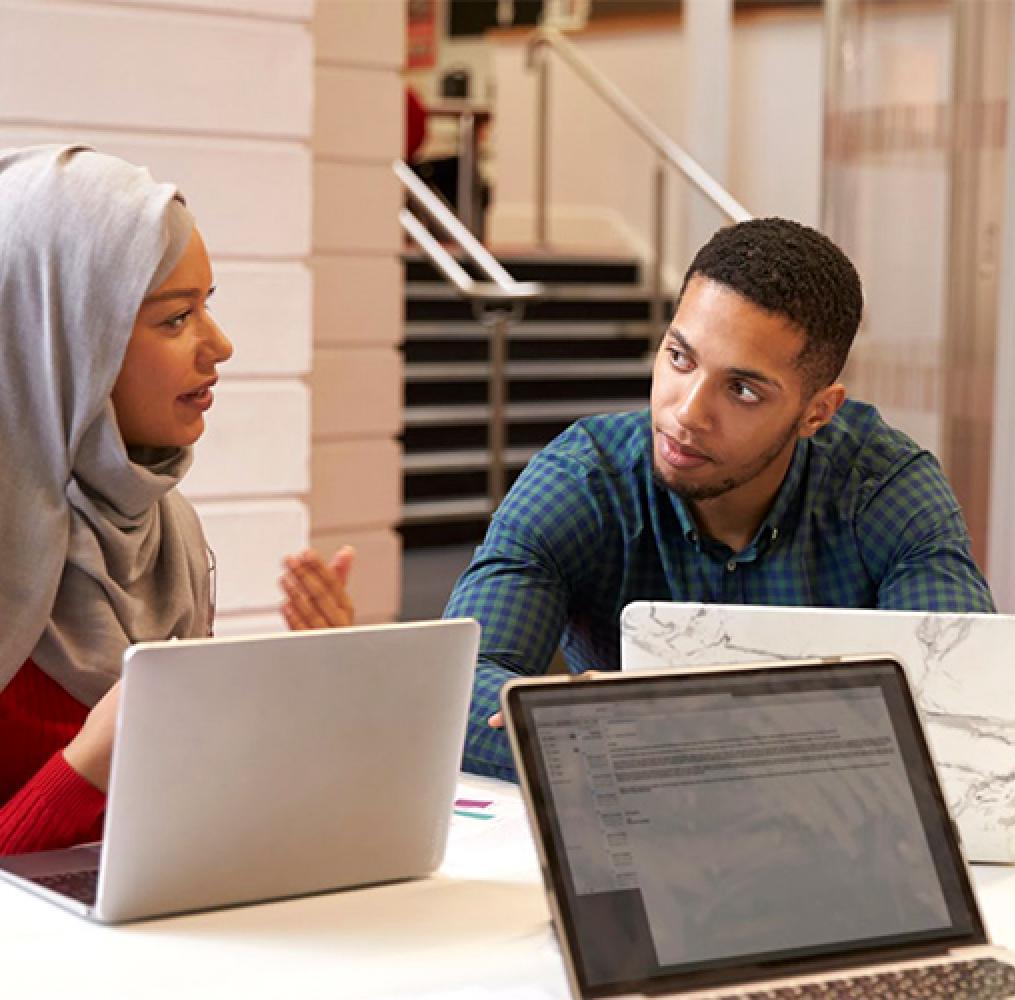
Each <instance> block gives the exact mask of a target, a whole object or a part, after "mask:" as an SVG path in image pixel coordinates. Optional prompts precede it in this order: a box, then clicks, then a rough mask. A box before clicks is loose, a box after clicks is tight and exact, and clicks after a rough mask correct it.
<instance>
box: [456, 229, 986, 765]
mask: <svg viewBox="0 0 1015 1000" xmlns="http://www.w3.org/2000/svg"><path fill="white" fill-rule="evenodd" d="M862 305H863V296H862V292H861V288H860V279H859V278H858V276H857V274H856V271H855V270H854V268H853V266H852V264H851V263H850V262H849V260H848V259H847V258H846V256H845V255H844V254H843V253H842V252H841V251H840V250H839V249H838V248H837V247H836V246H835V245H834V244H833V243H831V241H829V240H828V239H827V238H826V237H824V236H822V235H821V234H820V233H818V232H816V231H815V230H813V229H809V228H807V227H805V226H801V225H799V224H797V223H793V222H789V221H786V220H782V219H756V220H752V221H749V222H744V223H740V224H738V225H735V226H732V227H729V228H727V229H722V230H720V231H719V232H718V233H716V235H715V236H714V237H713V238H712V239H711V240H710V241H709V242H708V243H707V244H706V245H705V246H704V247H703V248H702V249H701V250H700V251H699V252H698V254H697V256H696V257H695V259H694V261H693V262H692V263H691V266H690V268H689V269H688V272H687V275H686V277H685V279H684V284H683V287H682V289H681V292H680V296H679V298H678V304H677V311H676V315H675V316H674V319H673V322H672V324H671V326H670V328H669V329H668V331H667V332H666V335H665V338H664V340H663V342H662V345H661V347H660V350H659V353H658V356H657V358H656V363H655V369H654V371H653V376H652V394H651V409H650V410H649V411H642V412H639V413H623V414H615V415H610V416H599V417H590V418H587V419H584V420H579V421H578V422H577V423H576V424H574V425H572V426H571V427H570V428H569V429H568V430H566V431H565V432H564V433H563V434H561V435H560V436H559V437H558V438H557V439H556V440H555V441H553V442H551V443H550V444H549V445H548V446H547V447H546V448H544V449H543V450H542V451H541V452H539V454H537V455H536V456H535V457H534V458H533V459H532V460H531V461H530V462H529V464H528V466H527V467H526V469H525V470H524V472H523V473H522V474H521V476H520V477H519V478H518V481H517V482H516V483H515V485H514V487H513V488H512V489H511V491H510V493H509V494H508V496H507V497H506V498H505V500H504V502H503V503H502V504H501V505H500V507H499V509H498V510H497V512H496V514H495V515H494V517H493V520H492V522H491V524H490V528H489V530H488V532H487V535H486V538H485V540H484V541H483V544H482V545H481V546H480V547H479V548H478V549H477V550H476V553H475V556H474V558H473V560H472V563H471V564H470V566H469V568H468V569H467V570H466V571H465V573H464V574H463V575H462V577H461V579H460V580H459V581H458V583H457V584H456V586H455V589H454V592H453V593H452V595H451V600H450V602H449V603H448V606H447V610H446V612H445V614H446V615H447V616H459V615H471V616H473V617H475V618H477V619H478V620H479V621H480V622H481V624H482V626H483V637H482V645H481V651H480V660H479V666H478V669H477V674H476V681H475V685H474V689H473V700H472V708H471V712H470V722H469V732H468V736H467V739H466V748H465V756H464V760H463V765H464V766H465V767H466V769H468V770H472V771H477V772H479V773H482V774H492V775H496V776H498V777H508V778H511V777H513V776H514V770H513V767H512V763H511V755H510V750H509V747H508V745H507V740H506V738H505V736H504V734H503V732H501V731H500V730H499V728H497V727H498V724H499V717H497V716H496V712H497V707H498V696H499V692H500V688H501V687H502V686H503V684H504V682H505V681H507V680H509V679H510V678H512V677H514V676H517V675H534V674H542V673H545V672H546V670H547V667H548V665H549V662H550V660H551V658H552V656H553V653H554V651H555V650H556V649H557V647H558V645H559V646H560V647H561V649H562V651H563V654H564V658H565V660H566V662H567V666H568V668H569V669H570V670H571V671H572V672H574V673H580V672H582V671H585V670H590V669H593V670H616V669H618V668H619V666H620V663H619V618H620V612H621V610H622V609H623V607H624V606H625V605H626V604H627V603H628V602H630V601H632V600H636V599H642V600H673V601H707V602H718V603H742V604H782V605H811V606H819V607H820V606H824V607H873V608H889V609H926V610H934V611H956V612H966V611H988V612H989V611H993V610H994V605H993V601H992V599H991V596H990V592H989V590H988V588H987V584H986V582H985V581H984V579H983V577H982V575H981V574H980V572H979V570H978V569H977V568H976V565H975V564H974V562H973V559H972V556H971V554H970V546H969V536H968V533H967V530H966V526H965V523H964V521H963V518H962V513H961V510H960V508H959V505H958V502H957V501H956V499H955V496H954V494H953V493H952V491H951V489H950V488H949V486H948V484H947V482H946V481H945V478H944V476H943V474H942V472H941V469H940V467H939V465H938V463H937V461H936V460H935V459H934V457H933V456H932V455H931V454H930V453H928V452H926V451H923V450H922V449H921V448H920V447H919V446H918V445H916V444H915V443H914V442H913V441H912V440H910V439H909V438H908V437H906V436H905V435H904V434H902V433H901V432H899V431H895V430H893V429H892V428H890V427H888V425H887V424H885V423H884V422H883V421H882V420H881V418H880V417H879V416H878V413H877V411H876V410H875V409H874V408H873V407H871V406H868V405H866V404H862V403H857V402H852V401H846V390H845V388H844V387H843V385H842V384H841V383H839V382H837V381H836V379H837V378H838V376H839V373H840V372H841V370H842V367H843V365H844V363H845V361H846V355H847V354H848V352H849V348H850V345H851V344H852V341H853V337H854V335H855V334H856V331H857V327H858V326H859V323H860V313H861V309H862ZM491 717H493V725H491Z"/></svg>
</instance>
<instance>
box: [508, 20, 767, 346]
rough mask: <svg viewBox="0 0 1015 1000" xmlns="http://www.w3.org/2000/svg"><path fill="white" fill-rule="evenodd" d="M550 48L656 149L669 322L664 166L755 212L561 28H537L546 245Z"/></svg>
mask: <svg viewBox="0 0 1015 1000" xmlns="http://www.w3.org/2000/svg"><path fill="white" fill-rule="evenodd" d="M544 49H550V50H551V51H553V52H555V53H556V54H557V55H558V56H560V58H561V59H562V60H563V61H564V62H565V63H567V65H568V66H570V67H571V69H572V70H574V72H575V73H576V74H577V76H578V77H579V78H580V79H581V80H582V81H584V82H585V83H586V84H587V85H588V86H589V87H590V88H591V89H592V90H593V91H594V92H595V93H596V94H598V95H599V97H601V98H602V99H603V100H604V101H605V102H606V104H607V105H609V106H610V107H611V108H613V110H614V111H616V113H617V114H618V115H619V116H620V118H621V119H622V120H623V121H624V122H625V124H627V125H628V126H629V127H630V128H631V129H633V130H634V132H635V133H637V135H639V136H640V137H641V138H642V139H643V140H644V141H645V142H646V143H647V144H648V145H649V146H650V147H651V148H652V150H653V151H654V152H655V154H656V167H655V177H654V185H653V206H654V210H655V214H654V219H653V234H652V236H653V240H652V242H653V251H654V253H655V261H654V262H653V273H652V303H653V309H652V319H653V322H654V323H655V324H656V325H657V326H658V325H661V323H662V322H663V316H662V312H663V287H662V285H663V282H662V274H663V254H664V240H665V231H664V226H663V211H662V210H663V202H664V199H665V195H666V186H665V185H666V178H665V173H664V170H663V168H664V166H669V167H675V168H676V169H677V170H679V171H680V173H681V174H683V175H684V177H685V178H686V179H687V180H688V181H690V182H691V184H693V185H694V186H695V187H696V188H697V189H698V190H699V191H700V192H701V193H702V194H703V195H704V196H705V197H706V198H707V199H708V200H709V201H710V202H711V203H712V204H713V205H715V206H716V208H718V209H719V210H720V211H721V212H722V213H723V214H724V215H725V216H726V217H727V218H728V219H730V220H732V221H733V222H743V221H745V220H747V219H750V218H751V213H750V212H748V211H747V209H746V208H744V206H743V205H741V204H740V202H738V201H737V200H736V198H734V197H733V195H731V194H730V193H729V191H727V190H726V189H725V188H724V187H723V186H722V184H720V183H719V182H718V181H717V180H716V179H715V178H714V177H713V176H712V175H711V174H710V173H709V172H708V171H707V170H706V169H705V168H704V167H703V166H702V165H701V164H700V163H698V161H697V160H695V159H694V157H692V156H691V155H690V154H689V153H687V152H686V151H685V150H684V149H683V148H682V147H681V146H680V145H679V144H678V143H676V142H674V141H673V140H672V139H671V138H670V137H669V136H668V135H667V134H666V133H665V132H663V130H662V129H661V128H659V126H658V125H656V124H655V123H654V122H653V121H651V120H650V119H649V118H647V117H646V116H645V114H644V113H643V112H642V111H641V110H639V109H638V108H637V107H636V106H635V105H634V104H633V103H632V101H631V100H630V98H628V97H627V95H626V94H624V92H623V91H622V90H620V88H619V87H617V86H616V84H614V83H613V82H612V81H611V80H609V79H608V78H607V77H606V76H604V75H603V73H601V72H600V71H599V70H598V69H596V67H595V66H593V65H592V64H591V63H590V62H589V61H588V60H587V59H586V58H585V57H584V56H583V55H582V54H581V53H580V52H579V51H578V49H577V48H576V47H575V46H574V45H573V44H572V43H571V42H569V41H568V40H567V39H566V38H565V37H564V36H563V35H562V34H561V33H560V32H559V31H558V30H557V29H556V28H549V27H541V28H537V29H536V30H535V31H534V32H533V34H532V36H531V37H530V39H529V41H528V46H527V56H528V68H529V69H536V70H538V72H539V80H538V88H537V92H536V100H537V102H538V105H537V143H538V145H537V150H536V163H537V172H536V192H535V197H536V239H537V241H538V242H539V243H541V244H542V245H543V246H546V245H548V243H549V232H548V227H547V216H548V207H549V153H548V151H549V146H550V143H549V135H550V114H549V105H550V84H549V61H548V60H547V59H546V58H545V57H544V56H543V50H544Z"/></svg>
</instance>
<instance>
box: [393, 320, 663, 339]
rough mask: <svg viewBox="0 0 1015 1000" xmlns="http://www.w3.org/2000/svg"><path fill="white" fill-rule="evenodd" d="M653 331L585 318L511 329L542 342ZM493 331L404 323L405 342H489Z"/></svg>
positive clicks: (640, 323)
mask: <svg viewBox="0 0 1015 1000" xmlns="http://www.w3.org/2000/svg"><path fill="white" fill-rule="evenodd" d="M653 332H654V328H653V327H652V325H651V324H650V323H648V322H647V321H645V320H615V319H607V320H603V319H583V320H561V321H560V322H559V323H543V322H539V321H535V320H527V319H523V320H522V321H521V322H520V323H515V324H514V325H512V327H511V333H510V339H511V340H525V339H532V340H542V339H545V338H554V339H557V338H561V339H563V338H574V339H581V340H585V339H589V338H594V339H596V340H612V339H614V338H616V337H625V338H626V337H630V338H636V337H642V338H647V337H649V336H650V335H651V334H652V333H653ZM489 336H490V328H489V327H486V326H484V325H483V324H482V323H479V322H477V321H476V320H468V319H466V320H463V319H443V320H427V319H416V320H408V321H407V322H406V323H405V339H406V340H429V339H435V340H455V339H458V338H462V339H465V340H476V339H482V340H486V339H487V337H489Z"/></svg>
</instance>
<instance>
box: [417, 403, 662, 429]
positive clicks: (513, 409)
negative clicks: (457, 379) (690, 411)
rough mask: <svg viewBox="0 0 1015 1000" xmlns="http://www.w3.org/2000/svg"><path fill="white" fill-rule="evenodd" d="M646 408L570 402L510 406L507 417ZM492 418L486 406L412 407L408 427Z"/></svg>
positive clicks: (564, 416) (520, 419) (563, 415)
mask: <svg viewBox="0 0 1015 1000" xmlns="http://www.w3.org/2000/svg"><path fill="white" fill-rule="evenodd" d="M642 405H644V403H643V401H639V400H633V399H591V400H582V399H575V400H568V401H567V402H563V403H536V402H532V403H508V405H507V406H506V407H505V414H506V417H507V420H508V422H511V423H523V422H526V421H540V420H560V419H565V420H569V421H570V420H577V419H578V418H579V417H587V416H592V415H593V414H596V413H624V412H626V411H628V410H636V409H638V408H639V407H640V406H642ZM489 419H490V407H489V406H487V404H486V403H466V404H464V405H462V406H454V405H449V406H409V407H406V409H405V413H404V421H403V422H404V425H405V426H406V427H426V426H434V425H438V424H459V425H461V424H467V423H474V424H484V423H486V422H487V421H488V420H489Z"/></svg>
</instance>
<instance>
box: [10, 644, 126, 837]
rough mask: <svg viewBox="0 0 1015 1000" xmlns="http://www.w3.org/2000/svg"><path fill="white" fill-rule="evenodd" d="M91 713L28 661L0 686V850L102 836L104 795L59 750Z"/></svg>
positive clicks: (74, 734)
mask: <svg viewBox="0 0 1015 1000" xmlns="http://www.w3.org/2000/svg"><path fill="white" fill-rule="evenodd" d="M87 715H88V708H87V707H86V706H85V705H82V704H81V703H80V702H78V701H76V700H75V699H74V698H72V697H71V696H70V695H69V694H68V693H67V692H66V691H64V689H63V688H61V687H60V686H59V685H58V684H57V683H56V682H55V681H53V680H52V679H51V678H50V677H48V676H47V675H46V674H45V673H43V672H42V671H41V670H40V669H39V668H38V667H37V666H36V665H35V664H34V663H33V662H32V661H31V660H27V661H25V663H24V665H23V666H22V667H21V669H20V670H19V671H18V673H17V674H15V675H14V677H13V678H12V679H11V681H10V682H9V683H8V684H7V686H6V687H4V688H3V689H0V854H19V853H22V852H26V851H41V850H47V849H49V848H55V847H67V846H69V845H71V844H80V843H84V842H85V841H89V840H98V839H99V838H100V837H101V836H102V814H103V810H104V808H105V802H106V797H105V795H104V794H103V793H102V792H100V791H98V789H96V788H95V787H93V786H92V785H91V784H89V783H88V782H87V781H86V780H85V779H84V778H82V777H81V776H80V775H79V774H78V773H77V772H76V771H75V770H74V769H73V768H72V767H71V766H70V765H69V764H68V763H67V761H66V760H64V757H63V753H62V751H63V748H64V747H65V746H67V744H68V743H69V742H70V741H71V740H72V739H73V738H74V737H75V736H76V735H77V733H78V731H79V730H80V729H81V726H82V724H83V723H84V721H85V717H86V716H87Z"/></svg>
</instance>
